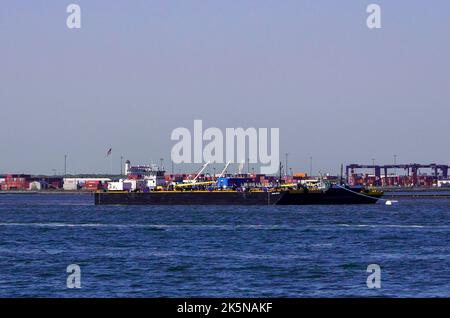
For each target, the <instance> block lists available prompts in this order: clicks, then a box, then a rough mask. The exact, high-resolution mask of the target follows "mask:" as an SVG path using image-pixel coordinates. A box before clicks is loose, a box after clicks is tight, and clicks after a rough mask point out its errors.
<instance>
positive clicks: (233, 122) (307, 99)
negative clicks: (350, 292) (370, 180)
mask: <svg viewBox="0 0 450 318" xmlns="http://www.w3.org/2000/svg"><path fill="white" fill-rule="evenodd" d="M70 3H78V4H79V5H80V6H81V9H82V28H81V29H80V30H70V29H68V28H67V27H66V18H67V15H68V14H67V13H66V6H67V5H68V4H70ZM370 3H378V4H380V5H381V7H382V26H383V28H382V29H381V30H369V29H368V28H367V27H366V18H367V15H368V14H367V13H366V7H367V5H368V4H370ZM449 58H450V1H448V0H442V1H439V0H435V1H431V2H430V1H425V0H417V1H375V0H373V1H354V0H352V1H334V0H329V1H317V0H311V1H300V0H296V1H286V0H281V1H264V0H257V1H256V0H253V1H246V0H242V1H212V0H211V1H188V0H180V1H175V0H166V1H130V0H127V1H95V0H88V1H87V0H86V1H81V0H79V1H75V0H72V1H61V0H58V1H56V0H55V1H37V0H32V1H31V0H30V1H12V0H11V1H2V2H1V6H0V107H1V108H0V110H1V112H0V114H1V124H0V149H1V150H0V172H4V173H6V172H29V173H52V169H57V171H58V172H61V171H62V169H63V162H64V161H63V158H64V154H65V153H68V154H69V172H87V173H90V172H105V171H107V170H108V169H109V164H108V162H107V160H106V159H105V154H106V151H107V149H108V148H109V147H112V148H113V160H114V167H115V169H116V170H118V169H119V160H120V159H119V158H120V155H121V154H123V156H124V157H125V158H128V159H131V160H132V161H133V162H135V163H144V162H148V161H149V160H150V159H153V160H154V161H157V160H158V159H159V158H160V157H164V158H166V161H168V160H169V158H170V149H171V148H172V146H173V144H174V142H172V141H170V133H171V131H172V130H173V129H174V128H176V127H187V128H192V126H193V120H194V119H203V123H204V126H206V127H211V126H216V127H220V128H225V127H239V126H242V127H252V126H253V127H267V128H270V127H279V128H280V135H281V153H284V152H286V151H287V152H289V153H290V156H289V161H290V165H291V166H292V167H293V168H294V170H295V171H307V170H308V169H309V168H308V167H309V157H310V156H313V157H314V170H315V171H318V170H321V171H330V172H336V171H338V168H339V165H340V163H351V162H366V163H371V159H372V158H376V161H377V162H379V163H390V162H392V160H393V154H398V156H399V159H398V160H399V161H401V162H423V163H427V162H432V161H433V162H444V163H449V162H450V147H449V143H448V135H449V133H448V128H449V118H450V116H449V115H450V80H449V77H450V62H449ZM197 166H198V165H197ZM197 166H195V167H197Z"/></svg>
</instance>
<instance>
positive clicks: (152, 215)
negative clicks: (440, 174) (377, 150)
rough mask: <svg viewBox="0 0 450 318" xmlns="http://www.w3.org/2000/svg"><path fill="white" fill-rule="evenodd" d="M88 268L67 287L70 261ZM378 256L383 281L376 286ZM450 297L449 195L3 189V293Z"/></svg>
mask: <svg viewBox="0 0 450 318" xmlns="http://www.w3.org/2000/svg"><path fill="white" fill-rule="evenodd" d="M69 264H78V265H79V266H80V268H81V285H82V286H81V289H68V288H67V286H66V278H67V275H68V274H67V273H66V268H67V266H68V265H69ZM369 264H379V265H380V266H381V284H382V286H381V289H378V290H374V289H368V288H367V286H366V279H367V276H368V275H369V274H368V273H366V269H367V266H368V265H369ZM13 296H18V297H25V296H34V297H161V296H168V297H191V296H213V297H217V296H234V297H269V296H271V297H338V296H340V297H342V296H344V297H345V296H399V297H406V296H413V297H431V296H438V297H439V296H443V297H449V296H450V200H448V199H436V200H419V199H406V198H405V199H402V200H400V202H399V203H397V204H395V205H393V206H385V205H384V204H376V205H360V206H288V207H277V206H262V207H256V206H255V207H239V206H226V207H223V206H213V207H211V206H173V207H166V206H164V207H159V206H137V207H135V206H128V207H126V206H94V205H93V198H92V197H91V196H89V195H57V194H55V195H53V194H52V195H39V194H36V195H20V194H19V195H17V194H16V195H6V194H2V195H0V297H13Z"/></svg>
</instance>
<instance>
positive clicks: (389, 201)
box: [384, 200, 392, 205]
mask: <svg viewBox="0 0 450 318" xmlns="http://www.w3.org/2000/svg"><path fill="white" fill-rule="evenodd" d="M384 204H386V205H392V201H391V200H386V202H385V203H384Z"/></svg>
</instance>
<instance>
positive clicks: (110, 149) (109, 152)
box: [106, 148, 112, 157]
mask: <svg viewBox="0 0 450 318" xmlns="http://www.w3.org/2000/svg"><path fill="white" fill-rule="evenodd" d="M111 151H112V148H109V150H108V152H107V153H106V157H108V156H109V155H110V154H111Z"/></svg>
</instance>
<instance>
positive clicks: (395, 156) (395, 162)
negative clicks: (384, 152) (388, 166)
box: [394, 155, 397, 175]
mask: <svg viewBox="0 0 450 318" xmlns="http://www.w3.org/2000/svg"><path fill="white" fill-rule="evenodd" d="M396 165H397V155H394V175H397V167H395V166H396Z"/></svg>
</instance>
